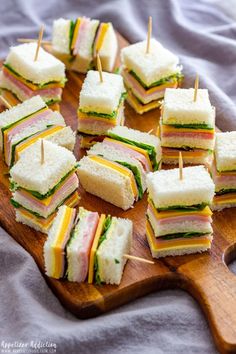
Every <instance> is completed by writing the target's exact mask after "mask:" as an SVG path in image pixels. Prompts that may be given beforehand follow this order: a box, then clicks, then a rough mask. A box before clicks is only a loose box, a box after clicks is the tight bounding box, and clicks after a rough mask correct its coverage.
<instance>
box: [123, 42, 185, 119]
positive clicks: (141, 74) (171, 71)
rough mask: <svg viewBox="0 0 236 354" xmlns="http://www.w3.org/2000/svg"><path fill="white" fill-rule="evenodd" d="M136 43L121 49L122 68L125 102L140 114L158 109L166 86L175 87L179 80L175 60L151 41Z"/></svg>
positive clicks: (179, 76)
mask: <svg viewBox="0 0 236 354" xmlns="http://www.w3.org/2000/svg"><path fill="white" fill-rule="evenodd" d="M146 46H147V42H146V41H143V42H139V43H135V44H132V45H130V46H128V47H125V48H123V49H122V50H121V61H122V69H121V74H122V76H123V78H124V82H125V86H126V88H127V90H128V97H127V101H128V102H129V104H130V105H131V106H132V107H133V108H134V110H135V111H136V112H137V113H139V114H143V113H145V112H148V111H150V110H151V109H154V108H157V107H159V106H160V104H161V103H160V100H161V99H162V98H163V96H164V92H165V89H166V88H167V87H173V88H176V87H177V86H178V85H179V83H180V82H181V80H182V74H181V67H180V66H179V65H178V64H179V59H178V57H177V56H176V55H174V54H172V53H171V52H170V51H169V50H167V49H165V48H164V47H163V46H162V45H161V44H160V43H159V42H157V41H156V40H155V39H151V41H150V49H149V53H146Z"/></svg>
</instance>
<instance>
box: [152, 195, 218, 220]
mask: <svg viewBox="0 0 236 354" xmlns="http://www.w3.org/2000/svg"><path fill="white" fill-rule="evenodd" d="M148 202H149V207H150V208H151V210H152V212H153V214H154V215H155V218H156V219H157V220H161V219H166V218H173V217H175V216H184V215H197V216H211V215H212V211H211V209H210V208H209V207H208V206H206V207H205V208H204V209H203V210H192V211H179V210H163V211H158V210H157V209H156V208H155V207H154V205H153V203H152V201H151V200H150V199H149V200H148Z"/></svg>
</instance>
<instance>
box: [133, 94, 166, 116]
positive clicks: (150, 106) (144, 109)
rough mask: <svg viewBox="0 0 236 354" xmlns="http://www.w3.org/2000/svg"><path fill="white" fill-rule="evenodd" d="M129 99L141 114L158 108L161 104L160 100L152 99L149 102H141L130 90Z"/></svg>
mask: <svg viewBox="0 0 236 354" xmlns="http://www.w3.org/2000/svg"><path fill="white" fill-rule="evenodd" d="M127 101H128V102H129V104H130V105H131V107H133V108H134V109H135V111H136V112H137V113H139V114H143V113H145V112H148V111H150V110H151V109H154V108H157V107H159V106H160V104H161V103H160V101H152V102H150V103H147V104H141V103H140V102H139V101H138V100H137V99H136V98H135V97H134V95H133V94H132V93H131V92H130V91H128V96H127Z"/></svg>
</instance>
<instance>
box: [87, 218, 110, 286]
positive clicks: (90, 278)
mask: <svg viewBox="0 0 236 354" xmlns="http://www.w3.org/2000/svg"><path fill="white" fill-rule="evenodd" d="M105 220H106V215H105V214H102V215H101V216H100V219H99V222H98V226H97V230H96V233H95V236H94V240H93V244H92V248H91V252H90V257H89V271H88V283H89V284H92V282H93V277H94V261H95V254H96V251H97V247H98V241H99V239H100V237H101V235H102V232H103V226H104V222H105Z"/></svg>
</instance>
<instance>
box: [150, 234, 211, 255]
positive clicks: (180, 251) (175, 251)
mask: <svg viewBox="0 0 236 354" xmlns="http://www.w3.org/2000/svg"><path fill="white" fill-rule="evenodd" d="M207 238H208V239H209V241H210V242H212V239H213V237H212V236H210V235H209V236H208V237H207ZM209 249H210V246H203V245H202V246H199V245H191V246H190V245H189V246H188V247H185V246H182V247H179V248H177V247H176V248H172V249H166V250H165V249H163V250H158V251H156V250H153V249H152V248H151V247H150V250H151V253H152V257H153V258H161V257H168V256H183V255H185V254H192V253H202V252H206V251H208V250H209Z"/></svg>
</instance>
